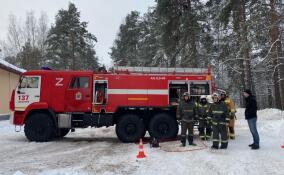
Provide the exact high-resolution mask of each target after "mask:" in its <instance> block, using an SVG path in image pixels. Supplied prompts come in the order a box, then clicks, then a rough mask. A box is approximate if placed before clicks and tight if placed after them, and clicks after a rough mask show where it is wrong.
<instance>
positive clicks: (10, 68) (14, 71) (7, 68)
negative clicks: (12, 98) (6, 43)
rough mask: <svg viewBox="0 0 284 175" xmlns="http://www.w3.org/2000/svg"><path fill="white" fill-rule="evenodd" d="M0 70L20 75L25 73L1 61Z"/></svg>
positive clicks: (23, 70)
mask: <svg viewBox="0 0 284 175" xmlns="http://www.w3.org/2000/svg"><path fill="white" fill-rule="evenodd" d="M0 68H1V69H4V70H6V71H9V72H13V73H15V74H22V73H23V72H26V70H25V69H21V68H18V67H17V66H14V65H13V64H10V63H8V62H7V61H5V60H3V59H0Z"/></svg>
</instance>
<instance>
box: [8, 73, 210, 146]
mask: <svg viewBox="0 0 284 175" xmlns="http://www.w3.org/2000/svg"><path fill="white" fill-rule="evenodd" d="M212 91H214V83H213V80H212V74H211V70H210V68H208V69H195V68H155V67H117V68H116V69H115V70H114V71H113V72H100V73H95V72H92V71H53V70H36V71H28V72H25V73H23V75H22V76H21V78H20V82H19V84H18V86H17V87H16V89H15V90H14V91H13V94H12V97H11V101H10V108H11V110H12V111H13V112H12V113H13V114H12V115H11V122H12V123H13V124H14V125H18V126H22V125H25V126H24V132H25V135H26V137H27V138H28V139H29V140H31V141H37V142H45V141H50V140H52V139H55V138H60V137H64V136H65V135H66V134H68V132H69V131H70V130H71V131H75V128H86V127H89V126H91V127H102V126H106V127H108V126H113V125H116V134H117V136H118V138H119V139H120V140H121V141H122V142H134V141H137V140H138V139H139V138H141V137H144V135H145V133H146V131H148V132H149V134H150V136H152V137H156V138H173V137H176V136H177V133H178V123H177V119H176V109H177V107H176V104H177V103H178V101H179V97H180V94H181V93H183V92H190V94H191V95H192V96H196V97H198V96H200V95H209V94H211V93H212Z"/></svg>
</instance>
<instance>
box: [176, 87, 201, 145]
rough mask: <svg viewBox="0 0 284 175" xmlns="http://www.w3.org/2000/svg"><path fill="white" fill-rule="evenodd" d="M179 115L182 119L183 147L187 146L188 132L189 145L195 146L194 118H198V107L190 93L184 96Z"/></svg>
mask: <svg viewBox="0 0 284 175" xmlns="http://www.w3.org/2000/svg"><path fill="white" fill-rule="evenodd" d="M179 114H180V117H181V144H182V145H181V146H183V147H184V146H185V142H186V133H187V131H188V144H189V145H195V144H194V143H193V127H194V118H195V117H197V105H196V103H195V102H194V101H193V100H192V99H191V97H190V95H189V93H188V92H185V93H184V94H183V100H181V102H180V105H179Z"/></svg>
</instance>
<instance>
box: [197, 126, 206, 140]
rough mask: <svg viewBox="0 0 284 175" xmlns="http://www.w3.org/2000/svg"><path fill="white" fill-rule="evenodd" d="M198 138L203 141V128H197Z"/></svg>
mask: <svg viewBox="0 0 284 175" xmlns="http://www.w3.org/2000/svg"><path fill="white" fill-rule="evenodd" d="M198 131H199V137H200V139H201V140H205V134H204V128H198Z"/></svg>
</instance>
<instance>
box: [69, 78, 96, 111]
mask: <svg viewBox="0 0 284 175" xmlns="http://www.w3.org/2000/svg"><path fill="white" fill-rule="evenodd" d="M91 82H92V78H91V76H76V77H73V78H72V79H71V82H70V84H69V87H68V88H67V90H66V101H65V109H66V111H67V112H90V111H91V106H92V84H91Z"/></svg>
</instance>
